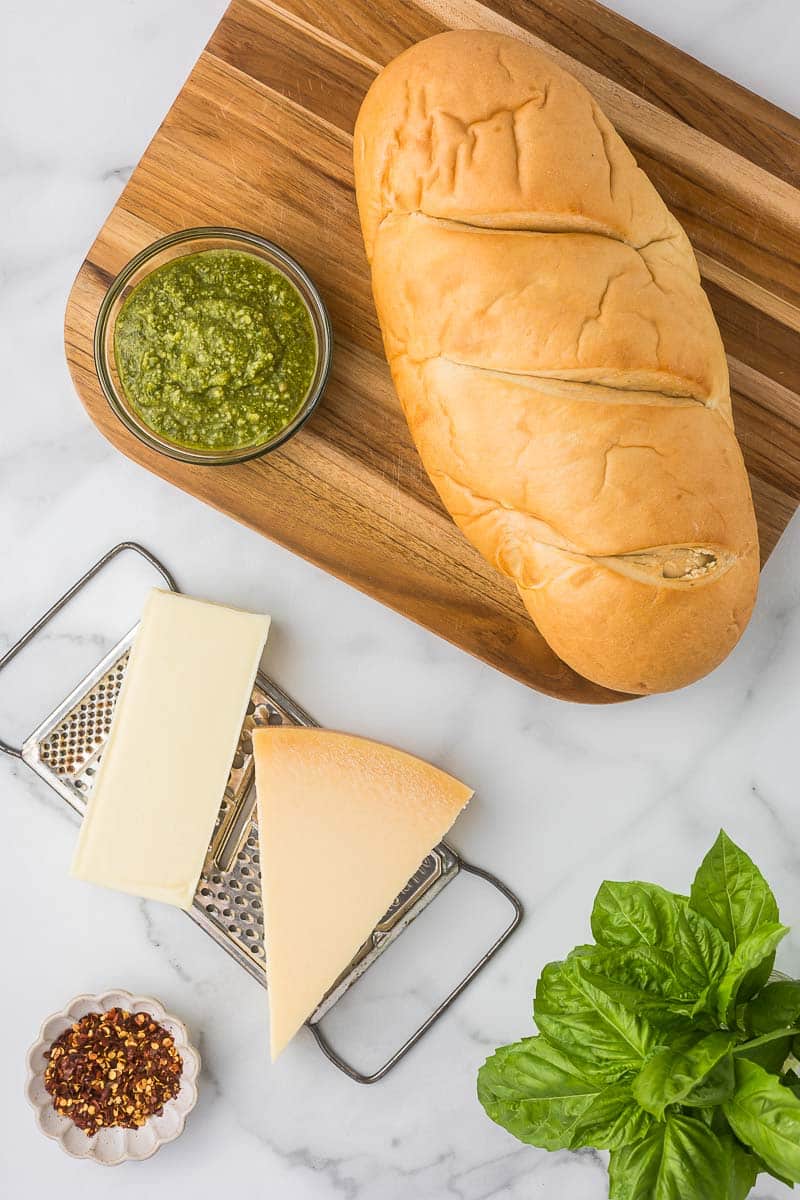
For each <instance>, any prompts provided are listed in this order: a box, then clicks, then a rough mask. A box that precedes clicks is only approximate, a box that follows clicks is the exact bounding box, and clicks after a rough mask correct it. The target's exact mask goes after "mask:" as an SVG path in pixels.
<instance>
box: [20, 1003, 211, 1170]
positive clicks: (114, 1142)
mask: <svg viewBox="0 0 800 1200" xmlns="http://www.w3.org/2000/svg"><path fill="white" fill-rule="evenodd" d="M110 1008H123V1009H125V1010H126V1011H127V1012H132V1013H139V1012H143V1013H149V1014H150V1015H151V1016H152V1017H153V1018H154V1019H155V1020H156V1021H158V1023H159V1024H160V1025H163V1026H164V1028H165V1029H166V1030H168V1032H169V1033H170V1034H171V1035H172V1037H173V1038H174V1039H175V1048H176V1049H177V1051H178V1053H179V1054H180V1056H181V1058H182V1060H183V1071H182V1073H181V1086H180V1091H179V1092H178V1095H177V1096H176V1097H175V1098H174V1099H173V1100H170V1101H169V1102H168V1103H167V1104H165V1105H164V1111H163V1112H162V1114H161V1115H160V1116H153V1117H148V1119H147V1121H146V1122H145V1124H144V1125H142V1126H141V1127H140V1128H139V1129H123V1128H121V1127H119V1126H117V1127H114V1128H108V1129H99V1130H98V1131H97V1133H95V1134H94V1135H93V1136H92V1137H88V1136H87V1135H86V1134H85V1133H84V1132H83V1130H82V1129H79V1128H78V1127H77V1125H75V1124H73V1122H72V1121H70V1119H69V1118H68V1117H63V1116H61V1114H60V1113H58V1112H56V1110H55V1108H54V1107H53V1098H52V1096H51V1095H50V1094H49V1092H47V1090H46V1089H45V1086H44V1073H45V1070H46V1068H47V1059H46V1058H45V1053H46V1051H47V1050H49V1048H50V1046H52V1044H53V1042H54V1041H55V1040H56V1038H57V1037H60V1036H61V1034H62V1033H64V1032H65V1031H66V1030H67V1029H69V1027H70V1026H71V1025H72V1024H74V1022H75V1021H79V1020H80V1018H81V1017H84V1016H86V1014H87V1013H90V1012H107V1011H108V1010H109V1009H110ZM27 1063H28V1078H27V1082H26V1084H25V1095H26V1096H27V1098H28V1101H29V1103H30V1104H31V1106H32V1107H33V1110H34V1112H35V1114H36V1123H37V1125H38V1126H39V1128H40V1129H41V1131H42V1133H43V1134H44V1135H45V1136H46V1137H49V1138H53V1139H54V1140H55V1141H57V1142H58V1143H59V1145H60V1146H61V1148H62V1150H65V1151H66V1153H67V1154H71V1155H72V1157H73V1158H89V1159H93V1160H94V1162H98V1163H102V1164H103V1165H104V1166H108V1167H115V1166H117V1165H118V1164H119V1163H123V1162H128V1160H133V1161H137V1160H139V1161H140V1160H142V1159H145V1158H150V1156H151V1155H153V1154H155V1152H156V1150H158V1149H159V1147H160V1146H163V1145H164V1144H165V1143H166V1142H172V1141H174V1140H175V1138H176V1137H177V1136H178V1135H179V1134H180V1133H181V1132H182V1131H183V1126H184V1124H185V1122H186V1117H187V1116H188V1114H189V1113H190V1112H191V1111H192V1109H193V1108H194V1106H195V1104H196V1103H197V1077H198V1075H199V1074H200V1055H199V1054H198V1053H197V1051H196V1050H195V1049H194V1047H193V1046H192V1045H191V1044H190V1042H189V1035H188V1033H187V1030H186V1026H185V1025H184V1024H183V1022H182V1021H179V1020H178V1019H177V1018H176V1017H173V1016H170V1014H169V1013H168V1012H166V1010H165V1009H164V1006H163V1005H162V1004H160V1003H159V1001H158V1000H154V999H153V997H152V996H132V995H131V993H130V992H123V991H109V992H101V993H100V995H98V996H76V997H75V999H74V1000H73V1001H72V1002H71V1003H70V1004H68V1005H67V1007H66V1008H63V1009H62V1010H61V1012H58V1013H53V1015H52V1016H51V1017H48V1018H47V1020H46V1021H45V1022H44V1024H43V1025H42V1028H41V1030H40V1033H39V1037H38V1040H37V1041H36V1043H35V1045H33V1046H31V1048H30V1050H29V1051H28V1059H27Z"/></svg>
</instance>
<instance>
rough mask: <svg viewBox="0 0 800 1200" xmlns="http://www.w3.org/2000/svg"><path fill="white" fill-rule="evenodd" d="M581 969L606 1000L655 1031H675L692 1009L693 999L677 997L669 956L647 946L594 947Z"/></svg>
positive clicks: (685, 1020)
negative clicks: (602, 992) (618, 1004)
mask: <svg viewBox="0 0 800 1200" xmlns="http://www.w3.org/2000/svg"><path fill="white" fill-rule="evenodd" d="M583 969H584V973H585V975H586V977H587V978H588V979H590V980H591V982H592V983H593V984H594V985H595V986H596V987H598V988H600V989H601V990H602V991H604V992H605V993H606V995H607V996H610V997H611V999H612V1000H616V1001H618V1003H620V1004H622V1005H623V1006H624V1007H625V1008H628V1009H630V1010H631V1011H633V1012H638V1013H639V1014H640V1015H642V1016H644V1017H646V1019H647V1020H648V1021H649V1022H650V1023H651V1024H652V1025H654V1026H655V1027H656V1028H657V1029H662V1030H663V1029H669V1030H679V1029H680V1028H681V1027H682V1026H684V1025H685V1024H686V1022H687V1020H688V1017H689V1014H690V1013H691V1012H692V1009H693V1007H694V1003H695V1000H696V997H693V996H687V995H681V994H680V991H681V989H680V986H679V984H678V981H677V979H676V977H675V971H674V968H673V965H672V960H671V956H669V955H666V954H662V953H661V952H660V951H658V950H654V949H653V948H652V947H650V946H641V947H636V948H635V949H630V950H606V949H605V948H604V947H602V946H597V947H595V952H594V953H593V954H592V955H591V956H586V957H585V958H584V960H583Z"/></svg>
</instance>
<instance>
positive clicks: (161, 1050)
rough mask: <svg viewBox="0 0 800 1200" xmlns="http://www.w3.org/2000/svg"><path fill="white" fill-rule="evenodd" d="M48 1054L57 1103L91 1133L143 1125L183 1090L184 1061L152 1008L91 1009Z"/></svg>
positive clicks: (48, 1081) (47, 1080)
mask: <svg viewBox="0 0 800 1200" xmlns="http://www.w3.org/2000/svg"><path fill="white" fill-rule="evenodd" d="M45 1057H46V1058H47V1060H48V1061H47V1068H46V1070H45V1075H44V1085H45V1087H46V1088H47V1091H48V1092H49V1093H50V1095H51V1096H52V1097H53V1107H54V1108H55V1109H56V1111H57V1112H59V1113H61V1114H62V1116H65V1117H69V1119H70V1120H71V1121H73V1122H74V1124H75V1125H77V1126H78V1128H79V1129H82V1130H83V1131H84V1133H85V1134H86V1135H87V1136H88V1137H91V1136H92V1135H93V1134H95V1133H97V1130H98V1129H100V1128H105V1127H107V1126H114V1125H121V1126H123V1127H124V1128H126V1129H136V1128H138V1127H139V1126H141V1125H144V1123H145V1121H146V1120H147V1118H148V1117H152V1116H155V1115H156V1114H159V1113H161V1112H162V1111H163V1108H164V1105H165V1104H166V1103H167V1101H168V1100H172V1099H173V1098H174V1097H175V1096H177V1094H178V1092H179V1090H180V1085H181V1073H182V1071H183V1060H182V1058H181V1056H180V1054H179V1053H178V1051H177V1050H176V1048H175V1041H174V1039H173V1037H172V1035H171V1034H170V1032H169V1031H168V1030H167V1029H165V1028H164V1026H163V1025H159V1024H158V1022H156V1021H155V1020H154V1019H153V1018H152V1016H150V1014H149V1013H130V1012H126V1011H125V1009H123V1008H110V1009H109V1010H108V1011H107V1012H97V1013H87V1014H86V1016H84V1017H81V1019H80V1020H79V1021H76V1022H75V1023H74V1025H72V1026H71V1027H70V1028H69V1029H67V1030H66V1031H65V1032H64V1033H62V1034H61V1036H60V1037H58V1038H56V1040H55V1041H54V1042H53V1044H52V1046H51V1047H50V1049H49V1050H48V1051H47V1052H46V1055H45Z"/></svg>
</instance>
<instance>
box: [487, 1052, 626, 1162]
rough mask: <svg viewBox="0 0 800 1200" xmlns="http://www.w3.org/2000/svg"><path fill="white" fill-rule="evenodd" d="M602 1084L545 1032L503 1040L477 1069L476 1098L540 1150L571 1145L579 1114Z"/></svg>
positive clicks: (518, 1136) (498, 1118) (503, 1122)
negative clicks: (518, 1039)
mask: <svg viewBox="0 0 800 1200" xmlns="http://www.w3.org/2000/svg"><path fill="white" fill-rule="evenodd" d="M605 1087H606V1084H605V1083H604V1082H602V1081H597V1080H594V1081H593V1080H592V1079H589V1078H587V1077H586V1075H585V1074H584V1072H583V1070H582V1069H581V1068H578V1067H576V1066H575V1065H574V1064H573V1063H572V1062H571V1061H570V1059H569V1058H567V1056H566V1055H564V1054H562V1053H561V1051H560V1050H558V1049H556V1047H555V1046H551V1045H550V1044H549V1043H548V1042H547V1041H546V1040H545V1038H543V1037H531V1038H525V1039H524V1041H521V1042H516V1043H515V1044H514V1045H511V1046H502V1047H501V1048H500V1049H499V1050H497V1051H496V1053H495V1054H493V1055H492V1056H491V1058H489V1059H487V1061H486V1062H485V1063H484V1065H483V1066H482V1067H481V1069H480V1071H479V1073H478V1099H479V1100H480V1102H481V1104H482V1105H483V1107H484V1109H485V1110H486V1112H487V1114H488V1116H489V1117H491V1119H492V1120H493V1121H495V1122H496V1123H497V1124H498V1125H502V1126H503V1128H504V1129H507V1130H508V1132H509V1133H513V1134H514V1136H515V1137H517V1138H519V1140H520V1141H522V1142H528V1143H529V1144H530V1145H532V1146H541V1147H542V1148H543V1149H544V1150H565V1149H567V1148H568V1147H569V1146H570V1145H571V1143H572V1137H573V1130H574V1127H575V1124H576V1122H577V1120H578V1118H579V1117H580V1116H581V1114H582V1113H583V1112H584V1111H585V1110H586V1109H587V1108H589V1107H590V1106H591V1104H592V1102H593V1101H594V1100H595V1099H596V1098H597V1097H598V1096H599V1095H600V1094H601V1092H602V1091H603V1090H604V1088H605Z"/></svg>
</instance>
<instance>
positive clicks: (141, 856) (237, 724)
mask: <svg viewBox="0 0 800 1200" xmlns="http://www.w3.org/2000/svg"><path fill="white" fill-rule="evenodd" d="M268 631H269V617H265V616H260V615H258V614H256V613H248V612H240V611H239V610H237V609H232V608H225V607H223V606H222V605H220V604H210V603H206V602H205V601H202V600H194V599H191V598H190V597H188V596H182V595H179V594H178V593H176V592H165V591H160V590H159V589H154V590H153V591H152V592H151V593H150V594H149V596H148V598H147V601H146V603H145V608H144V613H143V615H142V622H141V625H140V627H139V630H138V632H137V634H136V639H135V641H134V644H133V649H132V650H131V656H130V660H129V662H128V668H127V670H126V672H125V678H124V680H123V682H122V688H121V690H120V694H119V698H118V700H117V704H116V708H115V710H114V717H113V721H112V724H111V730H110V733H109V737H108V742H107V744H106V747H105V749H104V751H103V757H102V759H101V762H100V767H99V770H98V775H97V782H96V784H95V787H94V790H93V792H92V795H91V798H90V801H89V808H88V811H87V814H86V816H85V818H84V821H83V826H82V828H81V832H80V837H79V839H78V846H77V849H76V851H75V856H74V858H73V861H72V871H71V873H72V875H73V876H75V877H76V878H77V879H86V880H88V881H89V882H91V883H99V884H103V885H104V886H106V887H111V888H117V889H119V890H120V891H123V892H132V893H133V894H134V895H136V896H144V897H148V898H150V899H153V900H164V901H166V902H167V903H168V904H177V905H178V906H179V907H180V908H186V909H188V908H190V907H191V904H192V899H193V897H194V892H195V888H196V886H197V881H198V878H199V876H200V872H201V870H202V867H203V860H204V858H205V855H206V851H207V850H208V844H209V841H210V838H211V834H212V832H213V829H214V822H215V820H216V817H217V813H218V811H219V807H220V804H221V801H222V797H223V794H224V792H225V785H226V783H227V780H228V774H229V772H230V768H231V764H232V762H233V756H234V754H235V752H236V747H237V744H238V741H239V736H240V734H241V730H242V725H243V722H244V718H245V714H246V712H247V705H248V703H249V701H250V698H251V694H252V689H253V682H254V679H255V675H256V671H257V669H258V665H259V661H260V659H261V654H262V651H263V649H264V643H265V642H266V640H267V633H268Z"/></svg>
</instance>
